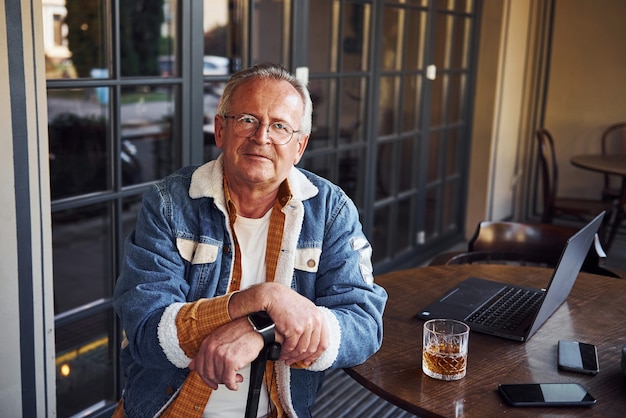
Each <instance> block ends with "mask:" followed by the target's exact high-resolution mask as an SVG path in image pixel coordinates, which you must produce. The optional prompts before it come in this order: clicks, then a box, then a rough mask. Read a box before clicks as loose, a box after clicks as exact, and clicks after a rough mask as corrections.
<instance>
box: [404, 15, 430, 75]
mask: <svg viewBox="0 0 626 418" xmlns="http://www.w3.org/2000/svg"><path fill="white" fill-rule="evenodd" d="M407 14H408V22H407V39H406V42H405V43H404V44H405V48H406V49H405V51H406V52H405V60H404V68H405V69H407V70H419V69H421V68H423V66H424V61H423V60H424V43H425V42H426V18H427V17H428V15H427V13H426V12H425V11H420V10H408V11H407Z"/></svg>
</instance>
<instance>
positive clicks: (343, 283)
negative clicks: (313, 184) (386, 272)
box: [313, 192, 387, 369]
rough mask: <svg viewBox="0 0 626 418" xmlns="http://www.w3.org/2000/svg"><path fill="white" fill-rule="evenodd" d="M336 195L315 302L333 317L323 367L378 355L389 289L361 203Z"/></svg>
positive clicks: (328, 218)
mask: <svg viewBox="0 0 626 418" xmlns="http://www.w3.org/2000/svg"><path fill="white" fill-rule="evenodd" d="M331 196H332V198H329V199H328V202H329V203H328V205H327V210H326V220H325V230H324V234H323V242H322V252H321V258H320V262H319V269H318V271H317V273H316V278H315V303H316V304H317V305H318V306H320V308H321V309H327V311H326V312H325V313H326V314H327V315H328V314H329V313H330V314H332V315H330V318H329V320H327V324H329V330H330V333H331V346H330V347H329V349H328V350H327V351H330V353H329V354H330V355H329V356H327V358H325V359H324V361H325V362H326V364H325V365H321V364H319V365H317V366H318V368H319V369H325V368H328V367H350V366H354V365H357V364H360V363H362V362H364V361H365V360H367V359H368V358H369V357H370V356H371V355H372V354H374V353H375V352H376V351H377V350H378V349H379V348H380V346H381V344H382V338H383V322H382V315H383V311H384V307H385V304H386V301H387V293H386V292H385V290H384V289H383V288H382V287H380V286H378V285H377V284H375V283H374V276H373V268H372V263H371V255H372V247H371V245H370V243H369V241H368V240H367V238H366V237H365V235H364V233H363V231H362V228H361V224H360V222H359V218H358V211H357V209H356V207H355V206H354V204H353V203H352V201H351V200H350V199H349V198H348V197H347V196H346V195H345V194H344V193H343V192H338V193H335V194H333V195H331ZM321 359H322V358H320V360H321ZM331 361H332V364H330V363H331ZM313 366H316V364H315V363H314V365H313Z"/></svg>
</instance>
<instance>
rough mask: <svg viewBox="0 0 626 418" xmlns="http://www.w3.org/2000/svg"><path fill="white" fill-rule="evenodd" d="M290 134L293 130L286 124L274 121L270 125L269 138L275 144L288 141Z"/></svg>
mask: <svg viewBox="0 0 626 418" xmlns="http://www.w3.org/2000/svg"><path fill="white" fill-rule="evenodd" d="M292 134H293V130H292V129H291V128H290V127H289V125H287V124H284V123H281V122H276V123H272V124H271V125H270V138H272V141H274V143H276V144H284V143H285V142H289V140H290V139H291V135H292Z"/></svg>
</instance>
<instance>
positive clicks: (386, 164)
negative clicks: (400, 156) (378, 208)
mask: <svg viewBox="0 0 626 418" xmlns="http://www.w3.org/2000/svg"><path fill="white" fill-rule="evenodd" d="M376 158H377V166H376V199H377V200H380V199H384V198H386V197H389V196H391V194H392V193H393V189H392V184H393V174H394V172H395V171H394V170H393V143H390V142H387V143H383V144H379V145H378V153H377V155H376Z"/></svg>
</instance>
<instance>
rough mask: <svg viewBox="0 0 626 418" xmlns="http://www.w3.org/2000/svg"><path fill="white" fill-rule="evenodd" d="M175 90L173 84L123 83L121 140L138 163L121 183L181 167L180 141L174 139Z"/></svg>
mask: <svg viewBox="0 0 626 418" xmlns="http://www.w3.org/2000/svg"><path fill="white" fill-rule="evenodd" d="M177 94H178V89H177V88H176V87H174V86H134V87H131V86H129V87H123V89H122V98H121V102H122V106H121V125H122V141H124V143H126V144H127V145H128V146H130V147H131V148H132V149H133V153H134V155H133V157H134V161H135V164H136V165H137V166H138V167H139V169H138V170H137V171H135V172H133V175H132V176H126V177H124V178H123V185H124V186H129V185H132V184H137V183H139V182H147V181H152V180H158V179H160V178H162V177H165V176H166V175H168V174H170V173H171V172H173V171H174V170H175V169H177V168H179V167H180V162H179V160H180V158H179V157H178V155H180V150H179V148H178V147H179V146H178V144H179V142H180V141H174V139H173V138H174V137H173V132H174V131H175V127H176V126H177V125H178V123H177V122H176V121H175V120H174V117H175V115H176V109H175V107H176V95H177ZM122 167H124V164H122Z"/></svg>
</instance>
